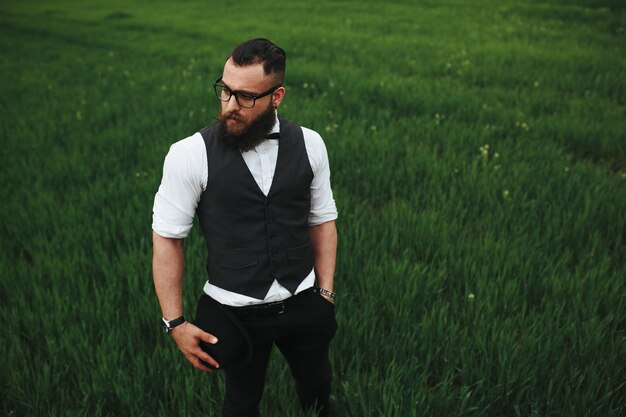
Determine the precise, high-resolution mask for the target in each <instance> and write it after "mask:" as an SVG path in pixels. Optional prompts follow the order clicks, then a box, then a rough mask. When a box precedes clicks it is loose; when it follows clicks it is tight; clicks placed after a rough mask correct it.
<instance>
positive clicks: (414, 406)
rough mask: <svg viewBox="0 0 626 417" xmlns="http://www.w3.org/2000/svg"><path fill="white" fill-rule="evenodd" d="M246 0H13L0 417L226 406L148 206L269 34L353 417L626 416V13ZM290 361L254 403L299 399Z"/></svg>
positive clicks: (7, 46)
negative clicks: (172, 319) (299, 131)
mask: <svg viewBox="0 0 626 417" xmlns="http://www.w3.org/2000/svg"><path fill="white" fill-rule="evenodd" d="M232 3H233V4H230V5H228V6H224V5H223V4H224V3H223V2H217V1H216V2H201V1H191V0H190V1H181V2H168V1H154V2H147V1H141V2H126V1H121V0H117V1H107V2H95V1H93V2H84V1H77V0H73V1H70V0H62V1H55V2H51V1H49V2H44V1H28V2H26V1H23V2H22V1H14V0H4V1H3V2H2V5H1V6H0V58H1V61H0V62H1V64H0V69H1V73H0V75H1V77H0V86H1V90H0V134H1V150H0V169H1V175H2V177H1V179H2V181H1V183H0V193H1V194H0V198H1V201H2V203H1V206H0V207H1V211H0V214H1V216H2V217H1V218H2V221H1V225H0V237H1V247H0V249H1V250H0V273H1V277H0V306H1V308H0V322H1V323H2V332H1V333H2V335H1V336H0V337H1V339H0V340H1V343H0V354H1V358H2V360H0V375H1V377H0V414H2V415H5V416H16V417H19V416H37V417H39V416H89V417H94V416H218V415H219V409H220V404H221V397H222V393H223V376H222V375H221V374H220V373H213V374H210V375H207V374H201V373H199V372H197V371H196V370H195V369H193V368H192V367H191V366H189V364H188V363H187V362H186V360H185V359H184V357H183V356H182V355H181V354H180V353H179V352H178V350H177V349H176V346H175V344H174V343H173V341H171V340H168V337H167V336H165V335H163V334H162V333H160V330H159V322H160V309H159V306H158V303H157V299H156V295H155V292H154V289H153V285H152V274H151V255H152V253H151V251H152V248H151V244H152V243H151V216H152V203H153V198H154V193H155V192H156V190H157V187H158V185H159V182H160V178H161V169H162V163H163V158H164V156H165V154H166V153H167V151H168V148H169V146H170V145H171V144H172V143H173V142H175V141H177V140H179V139H182V138H184V137H186V136H188V135H191V134H193V133H194V132H196V131H197V130H199V129H200V128H202V127H203V126H205V125H207V124H209V123H211V122H212V121H213V120H214V117H215V115H216V113H217V110H218V102H217V99H216V98H215V97H214V95H213V92H212V90H211V82H212V81H213V80H214V79H215V78H217V77H218V76H219V75H221V71H222V67H223V63H224V61H225V59H226V57H227V55H228V53H229V52H230V51H231V49H232V48H233V47H234V46H235V45H236V44H238V43H239V42H241V41H243V40H246V39H249V38H253V37H258V36H263V37H268V38H270V39H272V40H274V41H275V42H276V43H277V44H279V45H280V46H282V47H283V48H285V50H286V51H287V54H288V62H287V79H286V88H287V95H286V98H285V101H284V102H283V105H282V106H281V109H280V110H281V115H283V116H284V117H286V118H288V119H290V120H293V121H296V122H298V123H300V124H302V125H304V126H308V127H311V128H313V129H316V130H317V131H319V132H320V133H321V134H322V136H323V137H324V140H325V142H326V145H327V148H328V152H329V157H330V162H331V169H332V183H333V189H334V192H335V199H336V201H337V205H338V209H339V219H338V223H337V226H338V232H339V239H340V244H339V259H338V265H337V275H336V291H337V297H338V299H337V320H338V323H339V326H340V328H339V331H338V333H337V336H336V338H335V340H334V342H333V344H332V351H331V356H332V357H331V361H332V365H333V368H334V371H335V374H334V376H335V379H334V385H333V394H332V403H333V405H334V407H335V410H336V413H337V416H340V417H342V416H353V417H367V416H384V417H407V416H443V417H449V416H476V417H478V416H567V417H577V416H599V417H609V416H615V417H617V416H623V415H625V414H626V385H625V384H626V332H625V330H626V298H625V295H626V279H625V277H626V6H625V5H624V3H623V2H621V1H608V0H606V1H601V0H595V1H594V0H589V1H583V0H572V1H567V0H562V1H559V0H542V1H539V0H537V1H522V0H518V1H496V0H484V1H471V0H466V1H462V0H441V1H436V0H424V1H419V0H415V1H409V0H405V1H392V2H387V3H381V2H374V1H369V0H362V1H349V0H345V1H317V2H304V1H240V2H232ZM204 252H205V248H204V242H203V240H202V237H201V234H200V231H199V229H198V228H197V227H196V228H194V230H193V232H192V234H191V236H190V237H189V238H188V239H187V243H186V257H187V268H186V273H185V276H186V281H185V303H186V313H187V315H188V316H190V315H192V314H193V308H194V307H195V302H196V299H197V297H198V296H199V295H200V293H201V290H202V285H203V283H204V280H205V271H204V256H205V254H204ZM273 359H274V360H273V361H272V362H271V363H270V369H269V372H268V379H267V386H266V391H265V396H264V400H263V403H262V412H263V415H264V416H265V417H268V416H272V417H274V416H280V417H282V416H300V415H301V414H300V411H299V409H298V405H297V402H296V400H295V390H294V388H293V386H292V381H291V376H290V374H289V370H288V369H287V367H286V365H285V363H284V361H283V360H281V358H280V357H279V355H278V354H276V357H274V358H273Z"/></svg>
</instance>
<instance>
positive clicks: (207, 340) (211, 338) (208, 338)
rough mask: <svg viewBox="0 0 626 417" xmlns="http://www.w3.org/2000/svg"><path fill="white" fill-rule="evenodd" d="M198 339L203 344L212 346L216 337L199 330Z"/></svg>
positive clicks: (215, 341)
mask: <svg viewBox="0 0 626 417" xmlns="http://www.w3.org/2000/svg"><path fill="white" fill-rule="evenodd" d="M198 330H200V329H198ZM198 338H199V339H200V340H202V341H203V342H205V343H210V344H212V345H214V344H216V343H217V337H215V336H213V335H212V334H211V333H207V332H204V331H202V330H200V333H199V334H198Z"/></svg>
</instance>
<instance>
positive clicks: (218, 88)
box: [213, 84, 230, 101]
mask: <svg viewBox="0 0 626 417" xmlns="http://www.w3.org/2000/svg"><path fill="white" fill-rule="evenodd" d="M213 88H215V95H216V96H217V98H219V99H220V100H222V101H228V100H229V99H230V91H229V90H227V89H226V88H224V86H223V85H221V84H214V85H213Z"/></svg>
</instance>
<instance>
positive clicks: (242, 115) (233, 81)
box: [220, 59, 285, 136]
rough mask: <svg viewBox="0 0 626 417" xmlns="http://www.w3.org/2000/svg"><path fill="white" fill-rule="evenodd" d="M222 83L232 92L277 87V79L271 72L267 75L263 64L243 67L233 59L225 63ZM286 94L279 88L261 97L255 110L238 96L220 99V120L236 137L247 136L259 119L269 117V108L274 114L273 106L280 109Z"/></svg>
mask: <svg viewBox="0 0 626 417" xmlns="http://www.w3.org/2000/svg"><path fill="white" fill-rule="evenodd" d="M222 83H223V84H224V85H226V86H227V87H228V88H230V89H231V90H232V91H243V92H246V93H249V94H260V93H263V92H265V91H267V90H269V89H271V88H272V87H274V86H275V85H276V80H275V79H274V77H272V76H271V75H265V73H264V72H263V64H254V65H249V66H245V67H239V66H237V65H235V64H234V63H233V62H232V60H231V59H229V60H228V61H226V64H225V65H224V74H223V76H222ZM284 94H285V89H284V88H283V87H279V88H277V89H276V91H275V92H274V93H272V94H270V95H268V96H265V97H261V98H259V99H257V100H256V102H255V105H254V107H253V108H251V109H247V108H244V107H241V106H239V104H238V103H237V100H236V99H235V97H231V98H230V100H229V101H227V102H220V103H221V108H220V121H221V122H222V123H223V129H224V131H225V132H226V133H227V134H229V135H232V136H240V135H244V134H245V133H246V132H247V131H248V129H249V128H250V127H251V126H252V125H253V124H254V123H255V122H256V121H258V120H259V118H261V117H263V116H265V117H267V113H268V111H269V110H271V111H272V113H273V109H276V108H278V106H279V105H280V103H281V102H282V99H283V96H284ZM271 127H272V126H270V129H271ZM265 133H267V132H265Z"/></svg>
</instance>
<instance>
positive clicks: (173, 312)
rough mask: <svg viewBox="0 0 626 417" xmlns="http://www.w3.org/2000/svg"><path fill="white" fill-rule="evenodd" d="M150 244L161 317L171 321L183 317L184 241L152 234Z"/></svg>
mask: <svg viewBox="0 0 626 417" xmlns="http://www.w3.org/2000/svg"><path fill="white" fill-rule="evenodd" d="M152 242H153V250H154V253H153V257H152V273H153V279H154V288H155V290H156V293H157V297H158V299H159V304H160V305H161V312H162V314H163V317H165V318H166V319H168V320H172V319H174V318H177V317H180V316H182V315H183V271H184V264H185V256H184V251H183V242H184V241H183V239H171V238H165V237H162V236H160V235H158V234H157V233H156V232H152Z"/></svg>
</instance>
